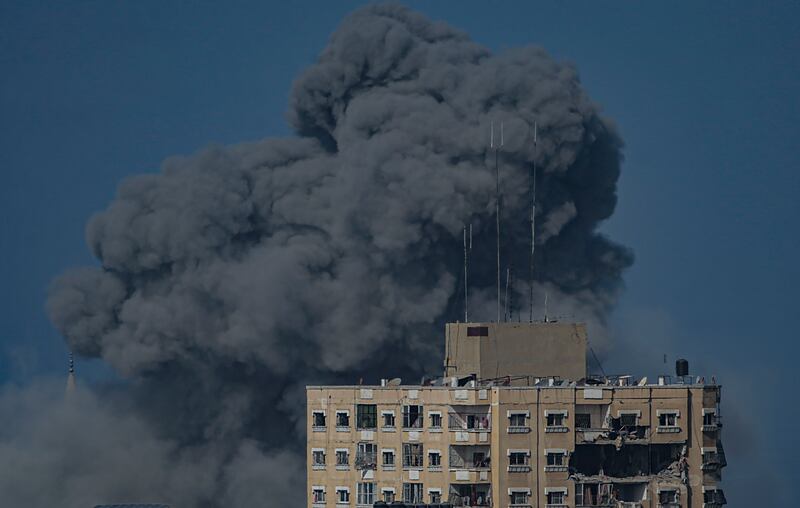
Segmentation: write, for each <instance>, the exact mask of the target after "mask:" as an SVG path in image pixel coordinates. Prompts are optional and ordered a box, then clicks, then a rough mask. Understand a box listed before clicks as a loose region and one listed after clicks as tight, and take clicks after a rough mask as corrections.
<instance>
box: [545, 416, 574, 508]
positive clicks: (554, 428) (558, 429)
mask: <svg viewBox="0 0 800 508" xmlns="http://www.w3.org/2000/svg"><path fill="white" fill-rule="evenodd" d="M544 431H545V433H548V434H549V433H557V434H561V433H564V432H569V428H568V427H567V426H566V425H548V426H547V427H545V428H544ZM547 506H551V505H547ZM552 506H561V505H552ZM565 506H566V505H565Z"/></svg>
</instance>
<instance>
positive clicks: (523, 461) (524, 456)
mask: <svg viewBox="0 0 800 508" xmlns="http://www.w3.org/2000/svg"><path fill="white" fill-rule="evenodd" d="M508 463H509V465H511V466H527V465H528V452H509V454H508Z"/></svg>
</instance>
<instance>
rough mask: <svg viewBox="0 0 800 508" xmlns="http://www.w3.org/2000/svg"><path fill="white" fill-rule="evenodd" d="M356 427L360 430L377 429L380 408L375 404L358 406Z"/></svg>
mask: <svg viewBox="0 0 800 508" xmlns="http://www.w3.org/2000/svg"><path fill="white" fill-rule="evenodd" d="M356 427H358V428H359V429H375V428H377V427H378V406H376V405H375V404H358V405H357V406H356Z"/></svg>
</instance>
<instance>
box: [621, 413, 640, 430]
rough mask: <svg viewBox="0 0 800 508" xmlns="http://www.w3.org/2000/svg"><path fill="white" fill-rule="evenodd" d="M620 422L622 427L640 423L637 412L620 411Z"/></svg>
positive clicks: (634, 425)
mask: <svg viewBox="0 0 800 508" xmlns="http://www.w3.org/2000/svg"><path fill="white" fill-rule="evenodd" d="M619 424H620V426H621V427H636V426H637V425H638V424H639V415H638V414H637V413H620V415H619Z"/></svg>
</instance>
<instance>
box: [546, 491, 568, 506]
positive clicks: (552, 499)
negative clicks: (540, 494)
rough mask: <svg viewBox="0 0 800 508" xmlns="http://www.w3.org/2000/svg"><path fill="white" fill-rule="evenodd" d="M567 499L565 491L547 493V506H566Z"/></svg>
mask: <svg viewBox="0 0 800 508" xmlns="http://www.w3.org/2000/svg"><path fill="white" fill-rule="evenodd" d="M565 497H566V493H565V492H563V491H556V492H548V493H547V504H549V505H550V504H555V505H562V504H564V498H565Z"/></svg>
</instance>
